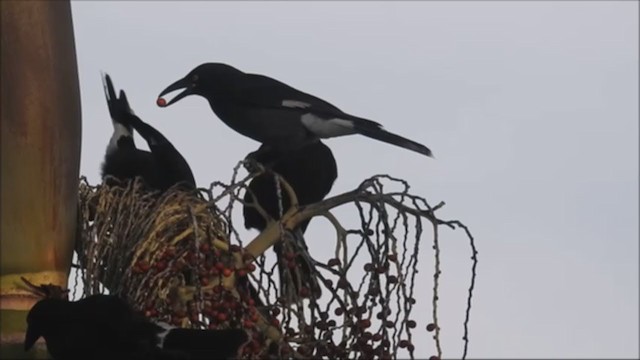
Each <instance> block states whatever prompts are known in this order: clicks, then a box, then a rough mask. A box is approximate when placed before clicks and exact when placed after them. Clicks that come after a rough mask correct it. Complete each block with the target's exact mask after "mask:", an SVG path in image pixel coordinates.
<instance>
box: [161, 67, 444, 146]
mask: <svg viewBox="0 0 640 360" xmlns="http://www.w3.org/2000/svg"><path fill="white" fill-rule="evenodd" d="M179 89H185V90H184V91H182V92H181V93H179V94H178V95H176V96H175V97H174V98H173V99H171V100H170V101H169V102H166V101H165V100H164V99H162V96H163V95H165V94H168V93H170V92H172V91H175V90H179ZM188 95H200V96H202V97H204V98H205V99H207V101H209V105H210V106H211V109H213V112H214V113H215V114H216V115H217V116H218V117H219V118H220V120H222V121H223V122H224V123H225V124H227V125H228V126H229V127H231V128H232V129H234V130H235V131H237V132H239V133H240V134H242V135H244V136H247V137H250V138H252V139H254V140H256V141H258V142H260V143H262V144H266V145H269V146H271V147H286V148H290V149H295V148H299V147H301V146H302V145H303V144H305V143H308V142H313V141H314V140H316V139H318V138H323V139H324V138H331V137H336V136H343V135H351V134H362V135H365V136H368V137H370V138H373V139H377V140H380V141H384V142H386V143H390V144H393V145H397V146H400V147H403V148H406V149H409V150H413V151H416V152H418V153H421V154H423V155H426V156H432V155H431V150H429V148H427V147H426V146H424V145H422V144H419V143H417V142H415V141H412V140H409V139H406V138H404V137H402V136H399V135H396V134H393V133H390V132H388V131H386V130H384V129H383V128H382V125H381V124H379V123H377V122H374V121H371V120H367V119H364V118H361V117H357V116H354V115H350V114H347V113H345V112H343V111H341V110H340V109H338V108H337V107H335V106H333V105H332V104H330V103H328V102H326V101H324V100H322V99H320V98H317V97H315V96H313V95H309V94H307V93H304V92H302V91H299V90H297V89H294V88H293V87H291V86H289V85H287V84H284V83H282V82H280V81H278V80H275V79H272V78H270V77H267V76H264V75H258V74H248V73H244V72H242V71H240V70H238V69H236V68H234V67H232V66H230V65H226V64H222V63H205V64H202V65H200V66H198V67H196V68H195V69H193V70H192V71H191V72H190V73H189V74H187V76H185V77H184V78H182V79H180V80H178V81H176V82H174V83H173V84H171V85H169V86H168V87H167V88H166V89H164V90H163V91H162V92H161V93H160V95H159V96H160V97H159V99H158V105H160V106H169V105H171V104H173V103H175V102H177V101H178V100H180V99H182V98H184V97H185V96H188Z"/></svg>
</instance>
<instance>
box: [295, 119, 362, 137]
mask: <svg viewBox="0 0 640 360" xmlns="http://www.w3.org/2000/svg"><path fill="white" fill-rule="evenodd" d="M301 120H302V124H303V125H304V126H305V127H306V128H307V129H309V131H311V132H312V133H314V134H316V135H317V136H318V137H320V138H323V139H326V138H331V137H336V136H342V135H350V134H355V133H356V132H355V130H353V121H351V120H345V119H339V118H333V119H325V118H321V117H319V116H316V115H314V114H304V115H302V118H301Z"/></svg>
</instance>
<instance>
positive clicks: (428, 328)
mask: <svg viewBox="0 0 640 360" xmlns="http://www.w3.org/2000/svg"><path fill="white" fill-rule="evenodd" d="M435 329H436V324H434V323H431V324H429V325H427V331H429V332H431V331H433V330H435Z"/></svg>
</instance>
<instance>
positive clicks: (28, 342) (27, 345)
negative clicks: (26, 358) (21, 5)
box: [24, 326, 40, 351]
mask: <svg viewBox="0 0 640 360" xmlns="http://www.w3.org/2000/svg"><path fill="white" fill-rule="evenodd" d="M39 338H40V334H39V333H38V331H37V330H36V329H34V327H33V326H29V327H27V334H26V335H25V337H24V351H28V350H29V349H31V348H32V347H33V344H35V343H36V341H38V339H39Z"/></svg>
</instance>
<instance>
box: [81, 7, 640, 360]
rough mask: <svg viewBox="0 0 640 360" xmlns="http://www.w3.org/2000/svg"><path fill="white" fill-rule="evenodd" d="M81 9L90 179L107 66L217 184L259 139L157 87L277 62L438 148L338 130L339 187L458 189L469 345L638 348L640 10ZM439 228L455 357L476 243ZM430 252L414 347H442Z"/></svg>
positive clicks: (554, 350) (451, 210) (491, 349)
mask: <svg viewBox="0 0 640 360" xmlns="http://www.w3.org/2000/svg"><path fill="white" fill-rule="evenodd" d="M72 6H73V21H74V26H75V34H76V47H77V53H78V68H79V75H80V87H81V91H82V115H83V139H82V165H81V173H82V174H83V175H86V176H87V177H88V178H89V180H90V182H91V183H94V184H95V183H97V182H99V179H100V178H99V167H100V163H101V162H102V157H103V155H104V151H105V148H106V145H107V143H108V140H109V137H110V136H111V132H112V126H111V122H110V120H109V115H108V111H107V107H106V104H105V100H104V95H103V90H102V85H101V80H100V71H101V70H102V71H106V72H108V73H109V74H110V75H111V76H112V78H113V80H114V83H115V86H116V87H117V88H123V89H125V90H126V91H127V94H128V97H129V101H130V102H131V106H132V107H133V108H134V110H135V111H136V113H137V114H138V115H140V116H141V117H142V119H143V120H145V121H147V122H149V123H151V124H152V125H153V126H154V127H156V128H158V129H159V130H160V131H162V132H163V133H164V134H165V135H166V136H167V137H168V138H169V139H170V140H171V141H172V142H173V144H174V145H175V146H176V147H177V148H178V149H179V150H180V151H181V153H182V154H183V155H184V156H185V157H186V158H187V160H188V161H189V163H190V165H191V167H192V169H193V171H194V174H195V176H196V180H197V182H198V183H199V185H201V186H206V185H208V184H209V183H210V182H212V181H215V180H223V181H228V179H229V178H230V176H231V173H232V167H233V166H234V165H235V164H236V163H237V161H239V160H240V159H242V158H243V157H244V156H245V155H246V154H247V153H248V152H250V151H253V150H255V149H256V148H257V146H258V144H257V143H255V142H254V141H253V140H250V139H248V138H245V137H243V136H241V135H239V134H237V133H235V132H234V131H233V130H231V129H230V128H228V127H227V126H226V125H225V124H224V123H222V122H221V121H220V120H218V119H217V118H216V117H215V116H214V115H213V113H212V112H211V110H210V108H209V106H208V104H207V103H206V101H205V100H204V99H203V98H200V97H195V96H194V97H189V98H186V99H184V100H182V101H180V102H179V103H177V104H176V105H173V106H171V107H169V108H166V109H160V108H158V107H157V106H156V105H155V99H156V97H157V95H158V93H159V92H160V91H161V90H162V89H164V88H165V87H166V86H167V85H169V84H170V83H172V82H173V81H175V80H177V79H178V78H181V77H182V76H184V75H185V74H186V73H187V72H188V71H189V70H191V69H192V68H193V67H195V66H197V65H199V64H201V63H204V62H226V63H229V64H231V65H234V66H236V67H238V68H240V69H242V70H244V71H248V72H256V73H261V74H266V75H269V76H272V77H275V78H277V79H279V80H281V81H284V82H286V83H289V84H290V85H292V86H294V87H296V88H299V89H301V90H303V91H306V92H309V93H312V94H314V95H316V96H319V97H322V98H324V99H325V100H327V101H330V102H332V103H333V104H334V105H336V106H338V107H340V108H341V109H342V110H344V111H346V112H350V113H352V114H356V115H359V116H362V117H366V118H369V119H372V120H375V121H378V122H380V123H382V124H383V125H384V126H385V127H386V129H387V130H390V131H393V132H396V133H398V134H402V135H405V136H407V137H410V138H412V139H413V140H416V141H418V142H421V143H424V144H425V145H427V146H428V147H430V148H431V149H432V150H433V152H434V154H435V156H436V158H437V159H436V160H434V159H429V158H426V157H424V156H421V155H419V154H416V153H412V152H409V151H406V150H404V149H401V148H397V147H394V146H391V145H387V144H384V143H380V142H377V141H374V140H371V139H368V138H365V137H362V136H349V137H343V138H338V139H331V140H328V141H327V142H326V143H327V144H328V145H329V146H330V147H331V149H332V150H333V152H334V155H335V157H336V159H337V161H338V167H339V177H338V180H337V181H336V183H335V185H334V187H333V190H332V192H331V194H332V195H336V194H339V193H342V192H344V191H348V190H351V189H353V188H354V187H355V186H357V185H358V184H359V183H360V182H361V181H362V180H364V179H365V178H367V177H369V176H371V175H374V174H381V173H386V174H390V175H393V176H395V177H400V178H403V179H406V180H407V181H408V182H409V183H410V184H411V186H412V191H413V193H415V194H419V195H422V196H425V197H426V198H427V199H428V200H429V201H430V202H431V203H432V204H437V203H438V202H440V201H445V202H446V203H447V205H446V206H445V208H444V209H443V210H442V211H441V213H440V214H441V216H443V217H446V218H457V219H460V220H462V221H463V222H464V223H466V224H467V225H468V226H469V227H470V228H471V230H472V232H473V234H474V235H475V237H476V241H477V246H478V249H479V252H480V254H479V258H480V264H479V268H478V273H479V274H478V276H479V278H478V282H477V284H476V289H477V290H476V297H475V299H474V305H473V311H472V316H471V323H470V331H471V333H470V340H471V343H470V348H469V356H470V357H472V358H498V357H503V358H543V357H546V358H583V357H590V358H623V357H626V358H637V357H638V356H639V355H640V354H639V352H638V335H639V334H638V316H639V314H638V95H639V94H638V75H639V74H638V2H635V1H625V2H622V1H620V2H604V1H601V2H597V1H589V2H578V1H572V2H556V1H537V2H520V1H519V2H504V1H500V2H473V3H471V2H462V1H456V2H447V3H445V2H406V3H397V2H351V3H340V2H329V1H327V2H316V3H311V2H260V3H256V2H245V1H243V2H237V3H231V2H150V1H144V2H122V1H110V2H89V1H80V2H74V3H73V5H72ZM138 144H142V141H141V139H138ZM238 210H240V209H238ZM336 214H337V215H338V216H339V217H340V218H348V217H353V216H354V215H355V213H354V212H353V211H351V212H349V211H338V212H336ZM238 215H239V214H238ZM241 230H243V231H242V232H241V234H243V236H244V237H246V238H247V239H250V238H251V237H252V236H254V235H255V232H247V231H244V229H241ZM327 236H333V232H332V231H331V229H330V228H329V227H327V226H326V224H325V223H324V221H323V220H319V221H314V222H312V224H311V227H310V228H309V231H308V232H307V240H308V242H309V245H310V251H311V252H312V253H322V252H323V251H326V250H324V249H323V244H322V239H326V238H327ZM441 236H442V239H443V240H442V249H443V252H444V255H443V256H444V257H443V265H442V266H443V277H442V283H443V290H442V291H443V292H442V294H441V296H440V299H441V301H440V304H441V306H442V313H441V315H440V319H441V320H440V321H441V324H440V325H441V327H442V331H443V332H442V340H443V350H444V356H445V357H450V358H451V357H454V358H455V357H459V356H460V355H461V352H462V341H461V339H460V338H461V336H462V320H463V315H464V304H465V299H466V298H465V296H466V288H467V286H468V280H469V266H470V262H469V250H468V244H467V242H466V240H465V238H464V237H463V236H462V235H461V233H458V232H451V231H443V232H442V234H441ZM314 239H319V240H318V241H315V243H314ZM324 248H326V246H324ZM423 249H424V252H423V256H422V258H421V259H420V261H421V268H422V269H423V271H422V272H421V273H420V276H421V279H422V280H420V281H422V282H423V283H424V285H423V286H422V287H421V289H420V293H421V294H424V296H423V297H421V298H419V299H418V301H419V302H418V306H419V308H418V309H415V310H414V312H415V313H416V319H417V320H418V322H419V328H418V329H420V330H419V331H417V333H416V334H417V335H418V338H417V339H418V340H417V341H416V342H417V350H418V353H417V355H418V356H421V357H428V356H430V355H432V354H433V353H434V352H435V350H434V345H433V341H432V340H431V338H430V335H428V334H427V333H426V331H425V330H424V326H425V325H426V324H427V323H428V322H429V314H430V311H431V307H430V290H429V287H430V281H431V274H432V267H433V260H432V256H431V254H430V253H429V252H428V250H429V246H425V247H424V248H423Z"/></svg>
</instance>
